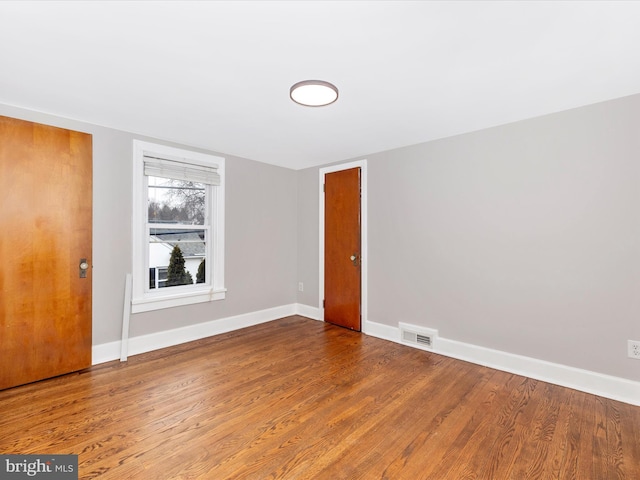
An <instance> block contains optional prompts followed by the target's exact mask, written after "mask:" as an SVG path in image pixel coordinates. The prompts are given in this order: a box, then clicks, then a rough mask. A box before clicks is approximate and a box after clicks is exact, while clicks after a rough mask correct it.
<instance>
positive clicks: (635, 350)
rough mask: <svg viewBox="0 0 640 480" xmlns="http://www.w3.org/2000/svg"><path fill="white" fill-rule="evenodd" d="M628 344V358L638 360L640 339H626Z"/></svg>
mask: <svg viewBox="0 0 640 480" xmlns="http://www.w3.org/2000/svg"><path fill="white" fill-rule="evenodd" d="M627 343H628V346H629V352H628V353H629V358H636V359H638V360H640V341H638V340H627Z"/></svg>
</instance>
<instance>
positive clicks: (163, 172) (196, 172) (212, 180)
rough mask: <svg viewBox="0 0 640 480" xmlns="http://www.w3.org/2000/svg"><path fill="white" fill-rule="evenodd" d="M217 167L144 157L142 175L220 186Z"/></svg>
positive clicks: (186, 161)
mask: <svg viewBox="0 0 640 480" xmlns="http://www.w3.org/2000/svg"><path fill="white" fill-rule="evenodd" d="M217 170H218V166H217V165H201V164H198V163H188V160H185V161H184V162H182V161H176V160H168V159H166V158H158V157H152V156H148V155H145V156H144V174H145V175H147V176H150V177H162V178H174V179H176V180H183V181H186V182H197V183H204V184H207V185H220V175H219V174H218V171H217Z"/></svg>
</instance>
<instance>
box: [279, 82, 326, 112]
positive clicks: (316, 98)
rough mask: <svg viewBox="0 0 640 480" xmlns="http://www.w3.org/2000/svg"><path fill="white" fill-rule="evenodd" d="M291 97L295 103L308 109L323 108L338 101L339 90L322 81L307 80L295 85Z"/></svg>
mask: <svg viewBox="0 0 640 480" xmlns="http://www.w3.org/2000/svg"><path fill="white" fill-rule="evenodd" d="M289 96H290V97H291V100H293V101H294V102H296V103H299V104H300V105H304V106H306V107H323V106H325V105H329V104H331V103H333V102H335V101H336V100H337V99H338V89H337V88H336V86H335V85H333V84H331V83H329V82H324V81H322V80H305V81H303V82H298V83H296V84H295V85H293V86H292V87H291V90H289Z"/></svg>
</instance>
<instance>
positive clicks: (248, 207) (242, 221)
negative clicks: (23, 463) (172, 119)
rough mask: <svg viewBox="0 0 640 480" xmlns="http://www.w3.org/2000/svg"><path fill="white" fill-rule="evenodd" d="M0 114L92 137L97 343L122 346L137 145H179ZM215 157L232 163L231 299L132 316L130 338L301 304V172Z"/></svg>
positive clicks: (17, 113) (6, 111)
mask: <svg viewBox="0 0 640 480" xmlns="http://www.w3.org/2000/svg"><path fill="white" fill-rule="evenodd" d="M0 115H5V116H10V117H15V118H21V119H24V120H29V121H34V122H40V123H44V124H47V125H53V126H58V127H63V128H69V129H72V130H78V131H82V132H87V133H91V134H92V135H93V168H94V173H93V177H94V178H93V344H94V345H99V344H103V343H108V342H112V341H117V340H119V339H120V338H121V332H122V305H123V299H124V283H125V275H126V274H127V273H128V272H131V255H132V253H131V213H132V212H131V209H132V184H131V182H132V168H133V167H132V165H131V162H132V154H133V147H132V141H133V139H134V138H135V139H141V140H147V141H155V142H158V143H164V144H167V145H174V146H175V145H176V144H172V143H169V142H162V141H158V140H154V139H150V138H148V137H143V136H139V135H134V134H132V133H128V132H122V131H117V130H113V129H109V128H104V127H99V126H96V125H91V124H87V123H82V122H77V121H73V120H68V119H64V118H60V117H55V116H51V115H46V114H42V113H37V112H31V111H28V110H23V109H19V108H15V107H10V106H6V105H0ZM178 146H180V147H185V146H184V145H178ZM185 148H189V147H185ZM193 150H198V151H202V150H199V149H193ZM209 153H213V154H216V155H220V156H223V157H225V158H226V175H227V179H226V181H227V188H226V195H227V198H226V212H225V214H226V232H225V234H226V236H225V242H226V255H225V262H226V265H225V267H226V268H225V280H226V287H227V289H228V292H227V298H226V299H225V300H222V301H216V302H212V303H201V304H197V305H191V306H188V307H179V308H171V309H166V310H159V311H156V312H150V313H144V314H137V315H133V316H132V317H131V336H137V335H143V334H147V333H153V332H158V331H162V330H167V329H172V328H177V327H181V326H185V325H191V324H195V323H200V322H206V321H210V320H215V319H219V318H225V317H230V316H234V315H240V314H243V313H250V312H254V311H257V310H262V309H266V308H271V307H279V306H282V305H289V304H292V303H295V302H296V285H297V283H296V282H297V280H296V273H297V271H296V268H297V247H296V246H297V217H296V215H297V203H296V202H297V176H296V172H295V171H293V170H288V169H285V168H281V167H275V166H271V165H267V164H264V163H259V162H255V161H251V160H246V159H243V158H238V157H233V156H230V155H225V154H222V153H218V152H209Z"/></svg>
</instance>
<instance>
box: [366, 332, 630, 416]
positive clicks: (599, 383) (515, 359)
mask: <svg viewBox="0 0 640 480" xmlns="http://www.w3.org/2000/svg"><path fill="white" fill-rule="evenodd" d="M363 327H364V328H363V331H364V332H365V333H366V334H367V335H371V336H374V337H378V338H382V339H384V340H390V341H392V342H396V343H402V342H401V340H400V329H399V328H397V327H391V326H389V325H383V324H380V323H376V322H371V321H367V322H365V325H364V326H363ZM403 345H406V344H404V343H403ZM432 351H433V353H437V354H440V355H445V356H447V357H452V358H456V359H459V360H464V361H467V362H471V363H475V364H477V365H482V366H485V367H490V368H495V369H496V370H502V371H505V372H509V373H514V374H517V375H522V376H525V377H529V378H533V379H536V380H540V381H543V382H548V383H552V384H554V385H560V386H562V387H567V388H572V389H574V390H580V391H582V392H586V393H591V394H594V395H599V396H601V397H606V398H610V399H612V400H618V401H621V402H625V403H629V404H631V405H638V406H640V382H636V381H633V380H629V379H626V378H620V377H614V376H611V375H605V374H602V373H597V372H592V371H589V370H582V369H579V368H575V367H569V366H567V365H561V364H557V363H551V362H547V361H544V360H538V359H536V358H530V357H524V356H521V355H514V354H512V353H507V352H502V351H499V350H492V349H490V348H485V347H480V346H477V345H472V344H469V343H463V342H458V341H456V340H450V339H447V338H443V337H438V339H437V343H436V344H435V348H434V349H433V350H432Z"/></svg>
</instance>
